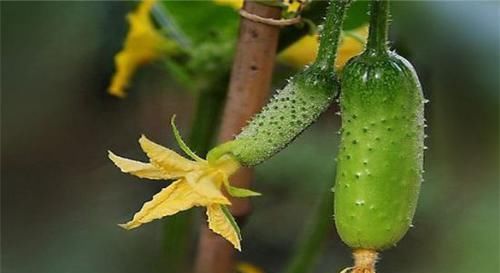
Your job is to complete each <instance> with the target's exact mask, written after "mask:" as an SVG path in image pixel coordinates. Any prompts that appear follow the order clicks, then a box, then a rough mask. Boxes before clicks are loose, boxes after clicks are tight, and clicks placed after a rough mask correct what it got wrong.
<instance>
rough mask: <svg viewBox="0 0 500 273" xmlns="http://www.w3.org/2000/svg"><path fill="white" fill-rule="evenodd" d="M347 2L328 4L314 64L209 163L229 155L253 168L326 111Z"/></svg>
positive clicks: (335, 89)
mask: <svg viewBox="0 0 500 273" xmlns="http://www.w3.org/2000/svg"><path fill="white" fill-rule="evenodd" d="M350 2H351V1H350V0H340V1H339V0H332V1H330V6H329V8H328V11H327V16H326V19H325V23H324V26H323V31H322V32H321V37H320V47H319V51H318V57H317V58H316V61H315V62H314V63H313V64H312V65H311V66H309V67H307V68H306V69H305V70H304V71H302V72H299V73H298V74H297V75H295V76H294V77H293V78H291V79H290V80H289V81H288V84H287V85H286V86H285V87H284V88H283V89H281V90H280V91H278V92H277V93H276V94H275V95H274V96H273V98H272V99H271V100H270V101H269V102H268V104H267V105H266V106H265V107H264V108H263V109H262V111H261V112H260V113H258V114H257V115H256V116H254V117H253V119H252V120H251V121H250V122H249V124H248V125H247V126H246V127H245V128H243V130H242V131H241V133H240V134H238V135H237V136H236V137H235V139H234V140H232V141H230V142H226V143H223V144H221V145H219V146H217V147H215V148H214V149H212V150H211V151H210V152H209V154H208V156H207V157H208V160H209V161H213V160H216V159H217V158H219V157H220V156H222V155H223V154H226V153H231V154H233V155H234V156H235V157H236V159H238V161H239V162H240V163H241V164H242V165H245V166H254V165H257V164H259V163H261V162H262V161H264V160H266V159H268V158H270V157H271V156H273V155H274V154H276V153H278V152H279V151H280V150H282V149H283V148H284V147H286V145H288V143H290V142H291V141H293V140H294V139H295V138H296V137H297V136H298V135H299V134H300V133H301V132H302V131H304V130H305V129H306V128H307V127H308V126H309V125H311V124H312V123H313V122H314V121H315V120H316V119H317V118H318V117H319V115H320V114H321V113H322V112H324V111H325V110H326V109H327V108H328V106H329V105H330V104H331V103H332V101H333V99H334V97H335V96H337V95H338V93H339V90H340V83H339V81H338V79H337V76H336V75H335V70H334V63H335V57H336V50H337V45H338V42H339V37H340V33H341V30H342V22H343V19H344V16H345V13H346V10H347V8H348V6H349V4H350Z"/></svg>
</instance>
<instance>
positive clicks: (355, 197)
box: [334, 0, 424, 272]
mask: <svg viewBox="0 0 500 273" xmlns="http://www.w3.org/2000/svg"><path fill="white" fill-rule="evenodd" d="M387 13H388V3H387V2H386V1H378V0H377V1H374V2H373V4H372V22H371V24H370V35H369V40H368V44H367V49H366V50H365V52H364V53H363V54H361V55H360V56H358V57H356V58H354V59H353V60H351V61H350V62H349V63H348V64H347V65H346V67H345V68H344V71H343V75H342V90H341V96H340V106H341V115H342V128H341V144H340V151H339V153H338V158H337V174H336V184H335V193H334V195H335V222H336V226H337V231H338V233H339V235H340V237H341V238H342V240H343V241H344V242H345V243H346V244H347V245H348V246H350V247H351V248H353V249H369V250H375V251H378V250H382V249H386V248H389V247H392V246H394V245H395V244H396V243H397V242H398V241H399V240H400V239H401V238H402V237H403V236H404V235H405V233H406V232H407V230H408V229H409V227H410V226H411V223H412V219H413V214H414V212H415V207H416V204H417V198H418V194H419V189H420V184H421V181H422V172H423V170H422V167H423V166H422V164H423V150H424V98H423V94H422V90H421V86H420V83H419V80H418V78H417V75H416V73H415V70H414V68H413V66H412V65H411V64H410V63H409V62H408V61H407V60H406V59H404V58H403V57H401V56H399V55H397V54H396V53H394V52H390V51H389V50H388V49H387V47H386V36H387V17H388V14H387ZM363 272H364V271H363Z"/></svg>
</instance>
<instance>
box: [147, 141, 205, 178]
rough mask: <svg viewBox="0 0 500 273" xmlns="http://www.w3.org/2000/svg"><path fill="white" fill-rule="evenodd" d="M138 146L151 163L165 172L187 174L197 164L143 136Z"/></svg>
mask: <svg viewBox="0 0 500 273" xmlns="http://www.w3.org/2000/svg"><path fill="white" fill-rule="evenodd" d="M139 144H141V148H142V150H143V151H144V152H145V153H146V154H147V155H148V157H149V158H150V159H151V161H152V162H154V163H156V164H157V165H159V166H160V167H161V168H163V169H164V170H165V171H167V172H189V171H192V170H194V169H195V168H196V167H197V162H194V161H191V160H189V159H186V158H184V157H182V156H181V155H179V154H178V153H176V152H174V151H172V150H170V149H168V148H165V147H163V146H161V145H159V144H156V143H154V142H152V141H151V140H149V139H147V138H146V137H145V136H144V135H143V136H141V138H140V139H139Z"/></svg>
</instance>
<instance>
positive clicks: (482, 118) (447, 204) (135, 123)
mask: <svg viewBox="0 0 500 273" xmlns="http://www.w3.org/2000/svg"><path fill="white" fill-rule="evenodd" d="M133 4H134V3H132V2H115V1H103V2H95V1H83V2H80V1H75V2H70V1H64V2H62V1H50V2H49V1H36V2H26V1H19V2H14V1H12V2H11V1H1V2H0V5H1V36H2V39H1V68H2V69H1V163H2V164H1V262H2V265H1V271H2V272H5V273H22V272H40V273H45V272H46V273H67V272H71V273H88V272H106V273H114V272H116V273H118V272H120V273H136V272H169V270H168V265H167V264H165V262H164V255H166V254H165V253H164V250H163V248H164V246H165V243H168V242H164V241H163V236H162V235H163V232H164V231H163V228H164V225H163V224H164V223H163V222H162V221H155V222H153V223H151V224H148V225H145V226H143V227H141V228H140V229H137V230H134V231H132V232H127V231H124V230H122V229H121V228H119V227H118V226H117V225H116V224H117V223H123V222H124V221H126V220H128V219H129V218H130V217H131V216H132V215H133V213H134V212H136V211H137V210H138V209H139V207H140V206H141V205H142V203H143V202H144V201H146V200H149V199H150V198H151V196H152V194H154V193H155V192H157V191H159V189H160V188H162V187H164V186H165V185H166V184H165V183H147V182H144V181H141V180H140V179H137V178H135V177H133V176H129V175H124V174H122V173H121V172H120V171H119V170H118V169H117V168H116V167H115V166H113V165H112V163H111V162H110V161H109V160H108V159H107V155H106V153H107V150H108V149H110V150H113V151H116V152H117V153H119V154H121V155H124V156H127V157H130V158H136V159H144V155H143V154H142V153H141V151H140V149H139V146H138V144H137V139H138V137H139V136H140V135H141V134H142V133H145V134H146V135H148V136H149V137H150V138H151V139H153V140H154V141H156V142H159V143H162V144H164V145H168V146H170V147H176V146H175V143H174V141H173V136H172V134H171V132H170V128H169V120H170V117H171V116H172V114H174V113H175V114H177V116H178V121H177V122H178V124H179V127H180V129H181V131H182V132H183V134H184V135H187V134H188V132H189V123H190V121H191V118H192V115H193V108H194V100H193V96H192V94H190V93H189V92H186V91H185V90H183V88H182V87H181V86H179V85H178V84H177V83H176V81H175V80H174V79H172V78H171V77H170V76H169V75H168V74H167V73H165V69H164V67H163V66H161V65H150V66H147V67H145V68H143V69H141V70H139V71H138V73H137V74H136V76H135V77H134V80H133V83H132V87H131V88H130V90H129V93H128V94H129V95H128V97H127V98H126V99H123V100H120V99H116V98H114V97H111V96H109V95H108V94H107V93H106V88H107V86H108V84H109V80H110V77H111V75H112V73H113V70H114V67H113V55H114V54H115V53H116V52H117V51H119V50H120V48H121V46H122V42H123V39H124V36H125V34H126V31H127V24H126V22H125V20H124V15H125V14H126V13H127V12H128V11H130V10H131V8H132V7H133ZM499 8H500V6H499V4H498V2H494V1H484V2H481V1H465V2H450V1H446V2H439V1H419V2H406V1H404V2H394V3H393V26H392V33H391V36H392V40H393V41H394V43H393V45H394V47H395V48H396V50H397V51H398V52H400V54H401V55H403V56H405V57H407V58H408V59H409V60H411V62H412V63H413V64H414V65H415V67H416V69H417V71H418V73H419V76H420V79H421V82H422V85H423V89H424V93H425V96H426V98H428V99H430V103H429V104H427V108H426V117H427V122H428V125H429V127H428V128H427V134H428V135H429V138H428V139H427V146H428V147H429V149H428V150H427V151H426V154H425V170H426V172H425V182H424V184H423V188H422V192H421V198H420V203H419V207H418V209H417V213H416V216H415V220H414V222H415V227H414V228H413V229H411V230H410V231H409V233H408V234H407V236H406V237H405V238H404V239H403V240H402V241H401V242H400V243H399V245H398V246H397V247H396V248H393V249H391V250H388V251H386V252H384V253H383V254H382V260H381V262H380V264H379V272H384V273H396V272H406V273H417V272H426V273H441V272H454V273H461V272H463V273H470V272H499V259H498V257H499V254H500V253H499V242H500V240H499V181H500V178H499V169H498V168H499V145H498V143H499V135H498V133H499V94H500V93H499V90H500V86H499V76H500V70H499V61H500V42H499V33H500V19H499V14H500V13H499ZM292 73H293V71H292V70H290V69H288V68H286V67H283V66H278V67H277V68H276V73H275V87H279V86H281V85H283V82H284V79H285V77H287V76H288V75H290V74H292ZM335 108H336V106H333V107H332V109H331V110H330V111H328V112H327V113H325V114H324V115H323V116H322V117H321V119H320V120H319V121H318V122H317V123H316V124H315V125H314V126H312V127H311V128H310V130H308V131H306V132H305V133H304V134H303V135H302V136H301V137H299V138H298V139H297V140H296V141H295V142H294V143H293V145H290V146H289V147H288V148H287V149H286V150H284V151H283V152H281V153H280V154H278V155H277V156H275V157H274V158H272V159H271V160H269V161H267V162H265V163H264V164H262V165H260V166H258V167H257V168H256V171H257V176H256V183H255V184H254V189H255V190H257V191H259V192H262V193H264V196H263V197H259V198H255V199H253V205H254V212H253V215H252V217H251V219H250V220H249V222H248V223H247V225H246V226H245V228H244V230H243V238H244V241H243V247H244V251H243V252H242V253H241V254H239V257H238V259H239V260H242V261H247V262H250V263H252V264H255V265H258V266H259V267H261V268H263V269H264V270H265V272H273V273H274V272H282V270H283V269H284V268H285V267H286V265H287V263H288V262H289V259H290V257H291V254H292V252H293V248H294V246H295V245H296V243H297V240H298V238H300V236H301V234H302V232H303V230H304V228H305V227H306V226H307V219H308V218H309V217H310V216H311V215H313V212H314V210H315V208H316V206H317V204H318V200H319V199H320V197H321V195H322V192H324V191H325V190H329V188H331V186H332V185H333V166H334V161H333V159H334V158H335V153H336V147H337V143H338V139H337V135H336V131H337V130H338V128H339V119H338V117H337V116H335V115H334V114H333V112H334V111H335ZM198 213H200V214H201V213H202V211H201V210H198ZM199 219H200V220H199V221H200V222H201V221H204V220H202V217H199ZM277 219H279V220H277ZM198 225H199V224H198V223H196V225H195V227H194V228H193V242H192V244H193V246H194V245H195V243H196V236H197V226H198ZM323 247H324V248H323V249H322V252H321V253H320V255H319V257H318V260H317V263H316V265H315V267H314V270H312V272H321V273H326V272H331V273H334V272H339V271H340V270H341V269H342V268H344V267H346V266H348V265H349V264H351V260H350V250H349V249H348V248H347V247H346V246H345V245H343V243H342V242H341V241H340V239H339V238H338V236H337V235H336V233H335V229H334V224H333V220H332V221H331V224H330V225H329V227H328V236H327V239H326V240H325V243H324V246H323ZM193 257H194V256H193Z"/></svg>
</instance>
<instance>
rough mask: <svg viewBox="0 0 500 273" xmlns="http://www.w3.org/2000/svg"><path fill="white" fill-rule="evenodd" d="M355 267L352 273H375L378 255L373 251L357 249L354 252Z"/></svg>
mask: <svg viewBox="0 0 500 273" xmlns="http://www.w3.org/2000/svg"><path fill="white" fill-rule="evenodd" d="M353 256H354V267H353V268H352V271H351V272H352V273H375V263H376V262H377V258H378V253H377V252H376V251H375V250H371V249H356V250H354V252H353Z"/></svg>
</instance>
